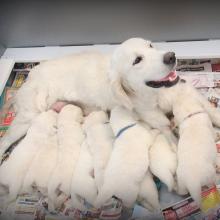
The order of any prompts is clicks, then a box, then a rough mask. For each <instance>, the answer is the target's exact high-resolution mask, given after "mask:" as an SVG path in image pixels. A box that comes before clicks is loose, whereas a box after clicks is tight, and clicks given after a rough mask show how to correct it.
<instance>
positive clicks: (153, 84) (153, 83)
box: [145, 76, 180, 88]
mask: <svg viewBox="0 0 220 220" xmlns="http://www.w3.org/2000/svg"><path fill="white" fill-rule="evenodd" d="M179 79H180V77H179V76H177V77H176V79H175V80H173V81H147V82H145V85H146V86H149V87H152V88H161V87H165V88H169V87H172V86H174V85H176V84H177V83H178V82H179Z"/></svg>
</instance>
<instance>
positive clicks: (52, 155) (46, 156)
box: [22, 114, 58, 196]
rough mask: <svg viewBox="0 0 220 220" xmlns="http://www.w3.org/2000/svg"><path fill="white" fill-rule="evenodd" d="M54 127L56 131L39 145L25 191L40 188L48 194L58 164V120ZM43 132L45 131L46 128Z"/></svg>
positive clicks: (27, 175)
mask: <svg viewBox="0 0 220 220" xmlns="http://www.w3.org/2000/svg"><path fill="white" fill-rule="evenodd" d="M56 115H57V114H56ZM53 128H54V129H56V131H55V132H54V133H53V135H51V136H49V137H48V138H47V140H46V141H45V143H43V144H42V147H40V146H39V149H38V151H37V152H36V154H35V156H34V158H33V159H32V162H31V164H30V166H29V169H28V172H27V174H26V175H25V178H24V182H23V189H22V191H23V192H25V193H32V192H33V190H39V191H40V192H41V193H42V194H43V195H44V196H48V183H49V180H50V178H51V174H52V172H53V170H54V168H55V166H56V164H57V155H58V142H57V121H56V123H55V124H54V125H53ZM42 132H44V128H43V130H42Z"/></svg>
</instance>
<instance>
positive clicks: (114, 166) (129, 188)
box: [95, 107, 155, 207]
mask: <svg viewBox="0 0 220 220" xmlns="http://www.w3.org/2000/svg"><path fill="white" fill-rule="evenodd" d="M110 125H111V126H112V129H113V132H114V134H115V136H116V139H115V141H114V145H113V151H112V155H111V157H110V160H109V163H108V165H107V167H106V170H105V175H104V184H103V187H102V188H101V191H100V192H99V195H98V198H97V201H96V204H95V205H96V207H101V206H102V205H104V203H105V202H106V201H107V200H109V199H110V198H111V197H112V196H116V197H118V198H120V199H121V200H122V202H123V204H124V205H125V206H128V207H131V206H132V205H133V204H134V202H135V201H136V199H137V196H138V192H139V188H140V184H141V182H142V180H143V179H144V176H145V174H146V172H147V170H148V166H149V159H148V149H149V147H150V145H151V144H152V143H153V139H154V136H155V135H153V134H152V133H151V131H150V129H146V128H144V127H143V126H141V125H140V124H139V123H138V122H137V121H136V120H135V119H134V118H133V116H132V114H131V113H130V112H129V111H128V110H126V109H125V108H123V107H115V108H114V109H113V110H112V111H111V117H110Z"/></svg>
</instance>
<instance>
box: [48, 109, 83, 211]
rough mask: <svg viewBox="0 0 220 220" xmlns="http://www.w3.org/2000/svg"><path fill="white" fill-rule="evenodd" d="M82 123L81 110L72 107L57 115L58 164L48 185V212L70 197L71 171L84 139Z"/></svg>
mask: <svg viewBox="0 0 220 220" xmlns="http://www.w3.org/2000/svg"><path fill="white" fill-rule="evenodd" d="M82 122H83V115H82V110H81V109H80V108H79V107H76V106H74V105H66V106H65V107H63V109H62V110H61V112H60V113H59V115H58V132H57V135H58V162H57V164H56V167H55V169H54V171H53V173H52V176H51V178H50V181H49V184H48V197H49V208H50V210H54V208H58V207H60V206H61V204H62V203H63V202H64V200H65V199H67V198H68V197H69V196H70V188H71V181H72V176H73V171H74V168H75V166H76V163H77V160H78V158H79V153H80V149H81V145H82V142H83V140H84V138H85V136H84V133H83V130H82V126H81V123H82ZM58 193H59V194H60V195H58Z"/></svg>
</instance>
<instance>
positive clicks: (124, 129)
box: [116, 123, 136, 138]
mask: <svg viewBox="0 0 220 220" xmlns="http://www.w3.org/2000/svg"><path fill="white" fill-rule="evenodd" d="M135 125H136V123H133V124H130V125H127V126H125V127H123V128H121V129H120V130H119V131H118V133H117V135H116V138H118V137H119V136H120V135H121V134H122V133H123V132H125V131H126V130H127V129H129V128H132V127H134V126H135Z"/></svg>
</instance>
